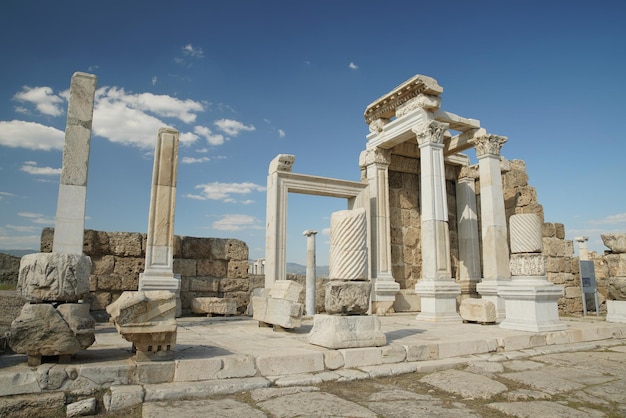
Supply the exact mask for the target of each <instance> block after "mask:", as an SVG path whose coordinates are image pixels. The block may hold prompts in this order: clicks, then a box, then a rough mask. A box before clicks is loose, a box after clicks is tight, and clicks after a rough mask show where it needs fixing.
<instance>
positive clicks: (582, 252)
mask: <svg viewBox="0 0 626 418" xmlns="http://www.w3.org/2000/svg"><path fill="white" fill-rule="evenodd" d="M574 239H575V240H576V242H577V243H578V258H579V259H580V260H582V261H587V260H589V250H588V249H587V241H589V237H576V238H574Z"/></svg>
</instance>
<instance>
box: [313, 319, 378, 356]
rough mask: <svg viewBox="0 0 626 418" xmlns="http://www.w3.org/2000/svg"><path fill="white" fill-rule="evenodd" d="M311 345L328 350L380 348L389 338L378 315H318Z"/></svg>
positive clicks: (314, 321)
mask: <svg viewBox="0 0 626 418" xmlns="http://www.w3.org/2000/svg"><path fill="white" fill-rule="evenodd" d="M309 343H311V344H314V345H319V346H322V347H326V348H332V349H336V348H355V347H380V346H383V345H385V344H386V343H387V337H386V336H385V334H384V333H383V332H382V331H381V329H380V319H378V317H377V316H376V315H355V316H338V315H325V314H317V315H315V317H314V319H313V328H312V329H311V332H310V333H309Z"/></svg>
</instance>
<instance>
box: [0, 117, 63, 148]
mask: <svg viewBox="0 0 626 418" xmlns="http://www.w3.org/2000/svg"><path fill="white" fill-rule="evenodd" d="M64 142H65V132H63V131H60V130H58V129H56V128H53V127H51V126H45V125H42V124H40V123H36V122H25V121H21V120H12V121H0V145H4V146H7V147H11V148H28V149H32V150H41V151H50V150H61V149H63V144H64Z"/></svg>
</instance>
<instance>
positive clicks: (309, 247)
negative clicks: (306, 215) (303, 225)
mask: <svg viewBox="0 0 626 418" xmlns="http://www.w3.org/2000/svg"><path fill="white" fill-rule="evenodd" d="M302 234H303V235H304V236H305V237H306V286H305V294H306V297H305V299H306V300H305V302H306V303H305V309H306V315H307V316H313V315H315V273H316V272H315V267H316V264H317V263H316V262H315V235H316V234H317V231H314V230H312V229H307V230H306V231H304V232H303V233H302Z"/></svg>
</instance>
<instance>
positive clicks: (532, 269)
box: [510, 253, 546, 276]
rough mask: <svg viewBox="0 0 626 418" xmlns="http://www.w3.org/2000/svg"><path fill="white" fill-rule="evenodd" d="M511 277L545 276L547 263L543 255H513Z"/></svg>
mask: <svg viewBox="0 0 626 418" xmlns="http://www.w3.org/2000/svg"><path fill="white" fill-rule="evenodd" d="M510 266H511V276H545V275H546V263H545V259H544V257H543V254H541V253H533V254H511V262H510Z"/></svg>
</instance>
